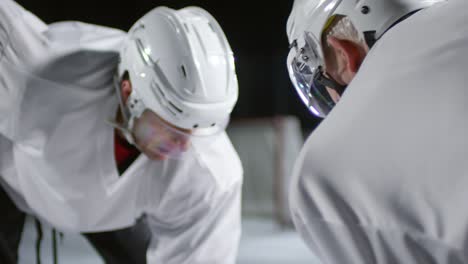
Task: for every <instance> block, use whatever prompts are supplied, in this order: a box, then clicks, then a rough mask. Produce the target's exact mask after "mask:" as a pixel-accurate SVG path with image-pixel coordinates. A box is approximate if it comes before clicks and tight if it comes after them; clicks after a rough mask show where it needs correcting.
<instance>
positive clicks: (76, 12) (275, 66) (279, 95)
mask: <svg viewBox="0 0 468 264" xmlns="http://www.w3.org/2000/svg"><path fill="white" fill-rule="evenodd" d="M17 2H18V3H19V4H21V5H22V6H23V7H25V8H26V9H28V10H30V11H31V12H33V13H34V14H35V15H37V16H38V17H39V18H41V19H42V20H43V21H45V22H46V23H52V22H56V21H63V20H79V21H83V22H87V23H92V24H99V25H104V26H109V27H114V28H120V29H122V30H125V31H127V30H128V29H129V28H130V27H131V25H132V24H133V23H134V22H135V21H136V20H137V19H138V18H140V17H141V16H143V15H144V14H145V13H146V12H148V11H149V10H151V9H152V8H154V7H156V6H161V5H164V6H168V7H171V8H175V9H179V8H183V7H185V6H189V5H196V6H200V7H203V8H204V9H206V10H208V11H209V12H210V13H211V14H212V15H213V16H214V17H215V18H216V19H217V20H218V22H219V23H220V25H221V27H222V28H223V30H224V31H225V33H226V35H227V37H228V40H229V42H230V44H231V47H232V49H233V51H234V55H235V58H236V70H237V75H238V79H239V89H240V92H239V101H238V103H237V105H236V108H235V109H234V111H233V114H232V117H233V118H234V119H239V118H257V117H271V116H276V115H295V116H298V117H299V118H300V120H301V123H302V126H303V128H304V129H305V130H310V129H312V128H314V127H315V126H316V125H317V124H318V122H319V121H320V120H319V119H317V118H315V117H314V116H312V115H311V114H310V113H309V112H308V110H307V109H306V107H305V106H303V105H302V103H301V102H300V101H299V98H298V97H297V96H296V94H295V91H294V88H293V87H292V84H291V83H290V81H289V77H288V73H287V69H286V64H285V61H286V56H287V52H288V41H287V37H286V21H287V18H288V16H289V12H290V11H291V8H292V3H293V0H279V1H262V0H260V1H259V0H251V1H245V0H243V1H226V0H128V1H110V0H78V1H67V0H17Z"/></svg>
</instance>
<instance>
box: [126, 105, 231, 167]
mask: <svg viewBox="0 0 468 264" xmlns="http://www.w3.org/2000/svg"><path fill="white" fill-rule="evenodd" d="M226 124H227V121H226ZM226 124H224V128H225V127H226ZM220 131H224V130H221V129H220V127H219V125H218V126H216V127H213V130H211V131H209V132H211V133H207V131H205V130H203V131H202V132H201V131H200V130H197V129H193V130H188V129H182V128H178V127H175V126H173V125H172V124H170V123H168V122H167V121H165V120H163V119H162V118H161V117H159V116H158V115H156V114H155V113H154V112H153V111H151V110H149V109H146V110H145V111H144V112H143V114H142V115H141V116H140V117H139V118H135V121H134V126H133V129H132V132H133V136H134V140H135V144H136V146H137V147H138V148H139V149H140V150H141V151H142V152H143V153H145V154H146V155H147V156H148V157H149V158H151V159H156V160H162V159H166V158H175V159H182V158H184V156H186V155H187V154H188V153H190V152H191V151H193V147H192V146H193V145H194V144H198V143H197V142H199V141H207V140H209V139H211V138H212V137H209V136H213V135H215V134H216V133H219V132H220ZM202 143H204V142H202Z"/></svg>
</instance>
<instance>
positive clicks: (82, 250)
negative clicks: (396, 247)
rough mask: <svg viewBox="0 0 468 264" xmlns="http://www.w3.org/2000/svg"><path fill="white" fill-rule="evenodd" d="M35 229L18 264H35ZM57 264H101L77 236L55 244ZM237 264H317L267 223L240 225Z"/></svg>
mask: <svg viewBox="0 0 468 264" xmlns="http://www.w3.org/2000/svg"><path fill="white" fill-rule="evenodd" d="M51 233H52V232H51V229H50V227H48V226H43V235H44V239H43V241H42V246H41V260H42V262H41V263H42V264H49V263H50V264H52V263H53V261H52V241H51ZM36 236H37V233H36V228H35V227H34V224H33V222H32V221H30V220H28V221H27V223H26V227H25V229H24V232H23V238H22V242H21V245H20V252H19V254H20V261H19V264H35V263H36V250H35V243H36ZM58 258H59V263H61V264H103V261H102V260H101V259H100V258H99V256H98V255H97V253H96V252H95V251H94V249H93V248H92V247H91V245H90V244H89V243H88V242H87V241H86V240H85V239H84V238H83V237H82V236H79V235H73V234H65V235H64V237H63V240H62V241H61V242H60V239H59V243H58ZM237 264H320V263H319V262H318V261H317V259H316V258H315V257H314V255H313V254H312V253H311V252H310V251H309V250H308V249H307V247H306V246H305V244H304V243H303V242H302V240H301V238H300V237H299V235H298V234H297V233H296V232H294V231H293V230H292V229H286V230H284V229H282V228H280V227H279V226H277V225H276V224H274V223H273V222H272V221H271V220H268V219H248V220H244V221H243V235H242V240H241V244H240V248H239V257H238V261H237Z"/></svg>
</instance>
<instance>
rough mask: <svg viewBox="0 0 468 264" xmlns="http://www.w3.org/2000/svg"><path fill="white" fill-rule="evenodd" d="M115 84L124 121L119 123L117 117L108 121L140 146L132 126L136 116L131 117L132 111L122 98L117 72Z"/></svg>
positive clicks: (129, 140) (131, 141)
mask: <svg viewBox="0 0 468 264" xmlns="http://www.w3.org/2000/svg"><path fill="white" fill-rule="evenodd" d="M114 86H115V89H116V94H117V99H118V101H119V110H120V113H122V119H123V120H122V121H123V122H122V123H119V122H117V121H116V120H115V119H110V120H107V122H108V123H109V124H110V125H112V126H113V127H114V128H116V129H118V130H119V131H120V132H122V134H123V135H124V137H125V139H126V140H127V141H128V143H130V144H132V145H134V146H135V147H137V148H138V146H137V145H136V144H135V139H134V137H133V134H132V131H131V128H132V127H133V122H134V118H133V117H131V115H130V111H129V110H128V109H127V107H126V106H125V103H124V101H123V99H122V94H121V92H120V82H119V77H118V76H117V74H116V75H114Z"/></svg>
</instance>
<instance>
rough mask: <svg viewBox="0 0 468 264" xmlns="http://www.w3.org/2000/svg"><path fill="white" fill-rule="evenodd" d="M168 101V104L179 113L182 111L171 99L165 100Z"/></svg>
mask: <svg viewBox="0 0 468 264" xmlns="http://www.w3.org/2000/svg"><path fill="white" fill-rule="evenodd" d="M167 102H168V103H169V105H170V106H172V108H174V109H175V110H176V111H177V112H179V113H183V112H184V111H182V109H180V108H179V107H177V106H175V105H174V104H173V103H172V102H171V101H167Z"/></svg>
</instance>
